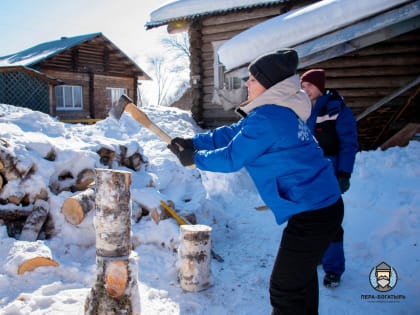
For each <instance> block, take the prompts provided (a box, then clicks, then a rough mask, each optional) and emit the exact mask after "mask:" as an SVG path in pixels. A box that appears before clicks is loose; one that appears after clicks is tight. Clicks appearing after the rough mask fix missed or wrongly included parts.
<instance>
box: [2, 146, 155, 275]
mask: <svg viewBox="0 0 420 315" xmlns="http://www.w3.org/2000/svg"><path fill="white" fill-rule="evenodd" d="M18 146H19V145H18V144H13V143H11V142H8V141H6V140H3V139H0V224H3V225H6V226H7V232H8V235H9V236H10V237H14V238H16V239H18V240H19V241H21V242H17V243H16V244H17V245H19V244H20V245H19V246H18V247H19V249H16V250H13V252H11V253H9V256H10V257H9V258H10V259H9V260H10V261H11V262H16V261H19V266H18V267H17V268H18V273H23V272H25V271H29V270H33V269H35V268H36V267H38V266H57V265H58V263H56V262H54V261H53V259H52V255H51V253H49V254H48V253H47V252H48V250H46V249H45V246H37V248H39V249H40V250H38V251H36V252H35V253H33V254H32V255H31V257H28V256H24V255H22V252H25V248H28V245H27V244H25V243H27V242H35V241H37V240H43V239H48V238H49V237H51V236H53V235H54V222H53V221H52V216H51V215H50V213H49V212H50V204H49V199H50V195H51V194H55V195H58V194H60V193H61V192H63V191H71V192H75V193H76V194H75V195H74V196H73V197H71V198H69V199H68V200H66V201H65V202H64V204H63V208H62V211H63V214H65V217H66V220H67V221H68V222H70V223H72V224H79V223H80V222H82V220H83V218H84V216H85V215H86V213H87V212H89V211H90V210H91V209H93V208H94V198H95V196H94V195H95V194H94V186H93V185H94V180H95V165H92V167H91V168H89V167H88V168H84V169H82V170H80V171H77V169H78V168H77V165H66V169H67V170H65V171H61V172H54V170H53V172H52V174H53V175H51V178H49V179H48V180H45V178H42V176H43V174H45V172H41V169H42V168H45V167H52V168H57V169H61V168H63V165H59V161H57V160H56V159H57V150H56V149H55V148H54V147H53V146H52V145H51V146H50V149H49V150H48V152H47V153H43V155H45V156H43V159H44V160H45V161H48V162H47V163H49V162H51V165H49V164H47V165H45V164H43V163H38V164H41V165H37V163H36V159H35V158H34V156H35V155H34V152H31V151H32V149H33V148H26V147H25V148H22V147H18ZM20 146H21V145H20ZM130 151H135V152H129V150H128V148H127V147H125V146H122V145H119V146H116V147H115V148H112V147H111V148H109V147H103V148H100V149H99V150H98V151H97V152H96V153H97V154H98V160H99V164H101V165H103V166H106V167H108V168H113V167H115V166H125V167H127V168H129V169H132V170H134V171H138V170H140V169H141V167H142V166H143V165H144V164H145V163H146V160H145V159H144V157H143V155H142V154H141V153H140V151H139V149H138V148H137V150H133V149H131V150H130ZM16 152H19V153H16ZM39 153H40V152H36V154H39ZM36 158H38V159H39V156H37V157H36ZM92 164H94V163H92ZM38 168H39V169H38ZM44 176H45V175H44ZM73 200H77V201H73ZM79 203H80V205H79ZM136 207H137V213H141V215H142V214H148V212H146V210H143V208H142V207H141V206H140V205H136ZM141 215H140V216H141ZM17 253H19V254H17ZM22 257H26V258H22Z"/></svg>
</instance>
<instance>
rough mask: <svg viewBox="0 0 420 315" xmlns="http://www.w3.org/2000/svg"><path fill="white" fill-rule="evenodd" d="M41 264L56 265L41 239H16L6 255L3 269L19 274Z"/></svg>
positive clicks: (41, 265) (46, 265)
mask: <svg viewBox="0 0 420 315" xmlns="http://www.w3.org/2000/svg"><path fill="white" fill-rule="evenodd" d="M43 266H45V267H48V266H54V267H57V266H58V263H57V262H56V261H55V260H53V258H52V254H51V250H50V249H49V248H48V247H47V246H46V245H45V244H44V243H43V242H42V241H35V242H26V241H16V242H14V244H13V247H12V248H11V249H10V251H9V254H8V256H7V261H6V264H5V270H7V271H8V272H9V273H11V274H18V275H21V274H23V273H24V272H26V271H32V270H34V269H36V268H39V267H43Z"/></svg>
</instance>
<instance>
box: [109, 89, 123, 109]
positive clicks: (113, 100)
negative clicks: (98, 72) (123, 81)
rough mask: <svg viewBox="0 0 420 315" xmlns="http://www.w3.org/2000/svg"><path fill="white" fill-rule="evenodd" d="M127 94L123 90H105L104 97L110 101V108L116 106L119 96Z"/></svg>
mask: <svg viewBox="0 0 420 315" xmlns="http://www.w3.org/2000/svg"><path fill="white" fill-rule="evenodd" d="M123 94H127V89H124V88H106V97H107V99H108V100H109V101H110V104H111V106H116V105H117V104H118V100H119V99H120V96H121V95H123Z"/></svg>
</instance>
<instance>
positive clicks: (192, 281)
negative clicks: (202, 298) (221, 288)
mask: <svg viewBox="0 0 420 315" xmlns="http://www.w3.org/2000/svg"><path fill="white" fill-rule="evenodd" d="M180 229H181V235H180V244H179V248H178V266H179V270H178V276H179V282H180V285H181V288H182V289H183V290H185V291H189V292H197V291H201V290H204V289H207V288H208V287H210V286H211V284H212V280H211V276H210V257H211V227H210V226H207V225H200V224H197V225H181V226H180Z"/></svg>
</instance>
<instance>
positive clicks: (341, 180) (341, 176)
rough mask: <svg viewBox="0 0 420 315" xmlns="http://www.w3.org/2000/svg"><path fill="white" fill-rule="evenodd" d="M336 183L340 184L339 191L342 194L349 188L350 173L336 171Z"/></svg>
mask: <svg viewBox="0 0 420 315" xmlns="http://www.w3.org/2000/svg"><path fill="white" fill-rule="evenodd" d="M337 180H338V185H339V186H340V189H341V193H342V194H344V193H345V192H346V191H347V190H349V188H350V173H347V172H338V174H337Z"/></svg>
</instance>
